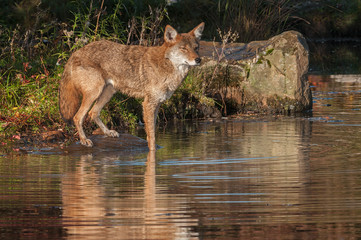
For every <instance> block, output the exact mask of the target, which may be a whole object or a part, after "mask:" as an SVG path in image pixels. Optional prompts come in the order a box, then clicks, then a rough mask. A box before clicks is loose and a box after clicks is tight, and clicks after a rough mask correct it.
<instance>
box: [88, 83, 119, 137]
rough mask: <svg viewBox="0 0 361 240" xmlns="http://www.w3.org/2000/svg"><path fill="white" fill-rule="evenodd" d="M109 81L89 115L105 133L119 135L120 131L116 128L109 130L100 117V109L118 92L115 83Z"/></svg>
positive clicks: (110, 135) (111, 135)
mask: <svg viewBox="0 0 361 240" xmlns="http://www.w3.org/2000/svg"><path fill="white" fill-rule="evenodd" d="M108 82H109V83H108V84H107V85H106V86H105V87H104V89H103V91H102V93H101V94H100V96H99V98H98V100H97V101H96V102H95V104H94V106H93V107H92V109H91V110H90V112H89V116H90V118H91V119H92V120H93V121H94V122H95V123H96V124H97V125H98V126H99V128H100V129H101V130H102V131H103V133H104V134H105V135H107V136H109V137H119V133H117V132H116V131H114V130H109V129H108V128H107V126H105V124H104V123H103V122H102V120H101V119H100V111H101V110H102V108H103V107H104V105H105V104H107V102H109V100H110V99H111V98H112V96H113V95H114V93H115V92H116V90H115V89H114V87H113V85H112V84H111V80H109V81H108Z"/></svg>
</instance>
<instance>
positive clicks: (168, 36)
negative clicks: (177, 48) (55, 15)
mask: <svg viewBox="0 0 361 240" xmlns="http://www.w3.org/2000/svg"><path fill="white" fill-rule="evenodd" d="M177 35H178V33H177V31H176V30H175V29H174V28H172V27H171V26H170V25H167V26H166V27H165V31H164V40H165V41H166V42H174V41H175V38H176V37H177Z"/></svg>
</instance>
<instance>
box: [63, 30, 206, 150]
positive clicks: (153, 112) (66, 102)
mask: <svg viewBox="0 0 361 240" xmlns="http://www.w3.org/2000/svg"><path fill="white" fill-rule="evenodd" d="M203 28H204V23H201V24H200V25H198V26H197V27H196V28H194V29H193V30H192V31H190V32H188V33H183V34H178V33H177V31H176V30H175V29H173V28H172V27H171V26H169V25H168V26H167V27H166V29H165V33H164V44H163V45H162V46H157V47H143V46H126V45H121V44H118V43H114V42H111V41H105V40H102V41H96V42H93V43H90V44H88V45H86V46H85V47H83V48H81V49H79V50H77V51H76V52H74V53H73V54H72V56H71V57H70V58H69V60H68V62H67V64H66V65H65V68H64V73H63V76H62V79H61V81H60V88H59V107H60V113H61V115H62V117H63V119H64V120H65V121H67V122H73V123H74V124H75V127H76V128H77V130H78V134H79V138H80V142H81V144H83V145H85V146H92V145H93V143H92V141H91V140H90V139H87V138H86V135H85V133H84V130H83V127H82V125H83V121H84V118H85V116H86V114H87V113H88V111H89V110H90V111H89V116H90V117H91V119H92V120H93V121H94V122H95V123H96V124H97V125H98V126H99V127H100V128H101V129H102V131H103V132H104V134H106V135H108V136H112V137H117V136H119V134H118V133H117V132H115V131H113V130H109V129H108V128H107V127H106V126H105V125H104V123H103V122H102V121H101V120H100V118H99V115H100V111H101V109H102V108H103V107H104V105H105V104H106V103H107V102H108V101H109V100H110V99H111V97H112V96H113V94H114V93H115V92H116V91H117V90H118V91H121V92H123V93H125V94H127V95H129V96H133V97H137V98H144V101H143V118H144V122H145V130H146V133H147V140H148V146H149V149H150V150H155V146H156V145H155V122H156V116H157V113H158V109H159V106H160V104H161V103H162V102H164V101H165V100H167V99H168V98H170V96H171V95H172V94H173V92H174V91H175V90H176V89H177V88H178V87H179V85H180V84H181V83H182V81H183V79H184V78H185V76H186V75H187V73H188V70H189V68H190V67H191V66H195V65H199V64H200V61H201V59H200V57H199V55H198V48H199V39H200V37H201V34H202V31H203Z"/></svg>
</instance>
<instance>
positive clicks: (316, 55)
mask: <svg viewBox="0 0 361 240" xmlns="http://www.w3.org/2000/svg"><path fill="white" fill-rule="evenodd" d="M309 46H310V52H311V54H310V70H311V72H317V73H324V74H357V73H360V72H361V57H360V55H359V54H358V53H359V52H361V44H359V43H355V42H344V43H334V42H331V43H317V42H311V43H310V44H309Z"/></svg>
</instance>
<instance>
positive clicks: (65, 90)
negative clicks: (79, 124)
mask: <svg viewBox="0 0 361 240" xmlns="http://www.w3.org/2000/svg"><path fill="white" fill-rule="evenodd" d="M79 107H80V94H79V92H78V91H77V89H76V88H75V86H74V84H73V81H72V79H71V76H70V73H69V71H68V69H67V68H65V70H64V73H63V76H62V79H61V81H60V87H59V110H60V115H61V117H62V118H63V120H64V121H65V122H66V123H68V124H73V117H74V116H75V114H76V112H77V111H78V109H79Z"/></svg>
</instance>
